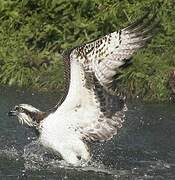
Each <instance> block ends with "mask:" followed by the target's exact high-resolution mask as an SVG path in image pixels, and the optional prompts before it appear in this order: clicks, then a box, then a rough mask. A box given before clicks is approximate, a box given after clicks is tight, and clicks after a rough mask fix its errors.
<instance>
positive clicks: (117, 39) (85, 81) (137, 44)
mask: <svg viewBox="0 0 175 180" xmlns="http://www.w3.org/2000/svg"><path fill="white" fill-rule="evenodd" d="M154 19H155V17H154V16H153V17H151V18H147V16H145V17H143V18H142V19H140V20H138V21H137V22H135V23H133V24H131V25H130V26H128V27H126V28H124V29H121V30H119V31H116V32H113V33H111V34H108V35H106V36H104V37H102V38H100V39H97V40H95V41H93V42H90V43H87V44H85V45H82V46H79V47H77V48H75V49H73V50H72V51H71V53H70V55H69V58H70V61H71V62H76V65H77V66H78V68H79V69H80V74H81V75H80V78H81V83H80V84H81V87H79V88H81V91H79V92H80V93H82V94H80V95H79V96H81V95H82V96H84V95H85V97H86V99H88V100H86V101H85V100H84V99H85V97H82V99H81V103H82V104H83V105H82V106H80V108H79V110H80V109H81V108H82V107H85V109H84V110H82V113H84V112H86V111H88V110H89V109H88V108H87V107H88V106H87V104H88V101H89V102H90V103H89V104H91V107H93V108H92V109H94V111H95V109H96V112H95V113H94V114H95V115H94V116H93V117H95V118H93V117H92V118H91V117H90V116H88V114H87V116H86V117H87V118H88V117H89V119H87V120H84V119H83V120H80V121H79V122H78V123H77V124H78V128H77V130H78V132H79V133H80V134H81V137H82V138H83V139H85V140H87V141H97V140H106V139H109V138H111V137H112V136H113V135H114V134H116V133H117V131H118V129H119V128H121V127H122V123H123V121H124V119H125V117H124V116H125V113H124V111H125V110H126V106H125V102H124V99H123V98H121V97H117V96H115V89H113V88H112V87H113V83H114V81H115V76H116V74H117V69H118V68H120V67H123V66H124V65H125V64H126V63H127V62H128V60H129V59H130V58H131V57H132V55H133V54H134V53H135V52H136V51H137V50H138V49H140V48H142V47H143V46H144V45H145V44H146V42H148V41H149V40H150V39H151V38H152V30H153V29H154V27H155V26H156V25H157V22H155V21H153V20H154ZM72 78H73V77H72ZM87 97H88V98H87ZM83 101H84V102H83ZM86 108H87V109H86ZM80 111H81V110H80ZM87 113H88V112H87Z"/></svg>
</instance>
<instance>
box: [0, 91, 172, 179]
mask: <svg viewBox="0 0 175 180" xmlns="http://www.w3.org/2000/svg"><path fill="white" fill-rule="evenodd" d="M58 99H59V94H53V93H50V94H49V93H35V92H30V91H26V90H24V91H23V90H18V89H15V88H0V179H2V180H3V179H4V180H6V179H7V180H8V179H10V180H11V179H31V180H40V179H49V180H56V179H71V180H74V179H76V180H77V179H80V180H82V179H85V180H86V179H89V180H91V179H95V180H97V179H100V180H101V179H102V180H103V179H105V180H106V179H119V180H125V179H134V180H135V179H136V180H141V179H146V180H147V179H157V180H159V179H160V180H161V179H166V180H167V179H168V180H171V179H175V113H174V112H175V106H174V104H146V105H144V104H138V103H130V104H129V105H128V109H129V110H128V112H127V115H126V122H125V124H124V127H123V128H122V130H121V131H120V133H119V134H118V135H117V136H115V137H114V138H113V139H112V140H111V141H108V142H106V143H103V144H100V143H97V144H94V145H92V147H91V149H92V154H93V157H92V162H90V164H89V165H88V166H87V167H81V168H73V167H67V166H66V167H65V166H64V162H60V160H59V157H58V156H56V155H55V154H54V153H53V152H50V151H49V150H47V149H46V148H44V147H43V146H42V145H40V144H39V143H38V142H37V138H36V135H35V132H34V131H33V130H32V129H30V128H27V127H24V126H21V125H20V124H19V123H18V122H17V120H16V119H15V118H9V117H8V116H7V112H8V111H9V109H10V108H12V107H13V106H14V105H15V104H19V103H28V104H32V105H33V106H35V107H37V108H39V109H41V110H46V109H48V108H50V107H52V106H54V105H55V104H56V103H57V101H58Z"/></svg>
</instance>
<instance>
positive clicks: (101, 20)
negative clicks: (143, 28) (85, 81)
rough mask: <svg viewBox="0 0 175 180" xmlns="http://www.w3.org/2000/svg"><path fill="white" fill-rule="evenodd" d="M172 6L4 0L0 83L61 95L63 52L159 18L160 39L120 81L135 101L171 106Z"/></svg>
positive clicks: (160, 0)
mask: <svg viewBox="0 0 175 180" xmlns="http://www.w3.org/2000/svg"><path fill="white" fill-rule="evenodd" d="M174 6H175V3H174V1H173V0H141V1H138V0H123V1H121V0H117V1H116V0H72V1H66V0H15V1H14V0H0V83H1V84H7V85H17V86H23V87H33V88H37V89H40V90H48V89H52V90H56V89H58V88H60V89H61V88H62V85H63V74H62V72H63V66H62V61H61V56H60V55H61V53H62V52H63V50H65V49H67V48H70V47H74V46H77V45H79V44H81V43H84V42H88V41H91V40H93V39H96V38H97V37H100V36H103V35H105V34H107V33H110V32H112V31H115V30H116V29H119V28H120V27H124V26H125V25H127V24H128V23H130V22H132V21H134V20H135V19H137V18H138V17H141V16H143V14H145V12H146V11H147V10H152V12H154V11H155V12H156V13H157V14H158V16H159V17H160V20H161V26H160V28H159V33H158V34H157V36H156V37H155V38H154V39H153V41H152V43H151V44H150V45H149V46H148V48H146V49H145V50H143V51H141V52H139V53H138V54H137V55H136V56H135V57H134V59H133V66H131V67H130V68H128V69H126V70H124V71H125V72H124V73H123V74H122V76H121V77H120V80H121V83H122V85H121V87H122V88H121V90H122V91H123V92H125V93H126V94H127V95H128V96H130V97H137V96H139V97H141V98H143V99H144V100H150V99H151V100H167V99H168V98H169V96H170V93H169V91H168V90H167V88H166V82H167V74H168V71H169V70H170V69H172V68H173V67H174V66H175V11H174Z"/></svg>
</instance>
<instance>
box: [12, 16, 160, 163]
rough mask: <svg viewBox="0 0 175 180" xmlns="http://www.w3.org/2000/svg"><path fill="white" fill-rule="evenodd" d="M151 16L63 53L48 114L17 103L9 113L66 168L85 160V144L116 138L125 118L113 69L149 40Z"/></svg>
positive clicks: (115, 71) (115, 73) (87, 152)
mask: <svg viewBox="0 0 175 180" xmlns="http://www.w3.org/2000/svg"><path fill="white" fill-rule="evenodd" d="M155 19H156V18H155V16H151V17H150V15H146V16H144V17H142V18H141V19H139V20H137V21H136V22H134V23H132V24H131V25H129V26H127V27H125V28H123V29H120V30H118V31H115V32H112V33H110V34H107V35H105V36H103V37H101V38H99V39H97V40H94V41H91V42H89V43H86V44H83V45H80V46H78V47H75V48H72V49H70V50H68V51H67V52H66V53H64V55H63V59H64V65H65V80H66V81H65V93H64V96H63V97H62V98H61V100H60V101H59V103H58V104H57V105H56V106H55V107H54V108H53V109H52V110H51V111H47V112H43V111H40V110H39V109H37V108H35V107H33V106H31V105H28V104H19V105H16V106H15V107H14V109H13V110H11V111H10V112H9V115H10V116H17V117H18V119H19V122H20V123H22V124H26V125H28V126H29V127H33V128H36V129H37V131H38V132H39V141H40V142H41V143H42V144H43V145H44V146H46V147H49V148H51V149H52V150H54V151H55V152H58V153H59V154H60V155H61V156H62V158H63V159H64V160H65V161H66V162H67V163H68V164H70V165H73V166H79V165H81V164H82V162H88V161H89V160H90V157H91V156H90V153H89V149H88V147H89V146H88V144H89V143H91V142H96V141H99V142H100V141H105V140H109V139H110V138H112V137H113V136H114V135H116V134H117V133H118V131H119V129H120V128H121V127H122V125H123V122H124V120H125V111H126V105H125V98H124V97H122V96H121V95H119V94H118V93H117V91H116V88H117V86H119V84H117V81H116V75H117V74H118V70H119V69H121V68H124V67H125V66H126V65H127V64H128V62H130V60H131V57H132V56H133V54H134V53H135V52H136V51H137V50H139V49H140V48H142V47H144V46H145V45H146V44H147V42H148V41H150V39H151V38H152V36H153V34H152V32H153V30H154V29H155V27H156V26H157V20H155Z"/></svg>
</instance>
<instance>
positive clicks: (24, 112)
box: [8, 104, 47, 127]
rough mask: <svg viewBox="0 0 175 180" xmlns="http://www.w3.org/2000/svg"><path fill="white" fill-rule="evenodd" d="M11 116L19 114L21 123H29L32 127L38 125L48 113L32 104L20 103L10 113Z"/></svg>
mask: <svg viewBox="0 0 175 180" xmlns="http://www.w3.org/2000/svg"><path fill="white" fill-rule="evenodd" d="M8 115H9V116H17V117H18V120H19V122H20V123H21V124H24V123H25V124H27V125H28V126H30V127H37V126H38V125H39V123H40V121H42V120H43V119H44V118H45V117H46V116H47V113H45V112H42V111H40V110H38V109H36V108H35V107H33V106H32V105H29V104H19V105H16V106H15V107H14V109H13V110H12V111H10V112H9V113H8Z"/></svg>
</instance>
